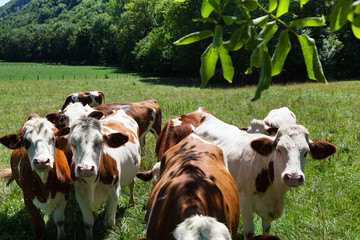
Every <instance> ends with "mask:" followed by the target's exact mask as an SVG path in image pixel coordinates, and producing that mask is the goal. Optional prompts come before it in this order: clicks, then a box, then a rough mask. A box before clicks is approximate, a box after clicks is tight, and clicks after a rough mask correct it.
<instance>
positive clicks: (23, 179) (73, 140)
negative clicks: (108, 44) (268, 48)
mask: <svg viewBox="0 0 360 240" xmlns="http://www.w3.org/2000/svg"><path fill="white" fill-rule="evenodd" d="M103 98H104V94H103V93H102V92H101V91H96V92H95V91H94V92H81V93H76V94H72V95H70V96H69V97H68V98H67V99H66V101H65V104H64V106H63V107H62V108H61V110H59V111H58V112H54V113H49V114H47V115H46V118H41V117H40V116H39V115H37V114H32V115H31V116H30V117H29V119H28V120H27V121H26V122H25V123H24V124H23V126H22V127H21V128H20V130H19V131H18V133H17V134H7V135H4V136H3V137H1V138H0V142H1V143H2V144H3V145H4V146H6V147H8V148H10V149H13V153H12V155H11V178H10V180H9V182H11V181H12V180H15V181H16V182H17V184H18V185H19V186H20V188H21V189H22V191H23V195H24V202H25V207H26V210H27V211H28V212H29V214H30V216H31V219H32V223H33V228H34V232H35V235H36V239H42V237H43V232H44V228H45V224H44V220H43V218H42V215H41V213H40V210H42V211H43V212H44V213H46V214H53V218H54V222H55V224H56V226H57V238H58V239H65V238H66V234H65V231H64V221H65V216H64V211H65V206H66V203H67V201H68V199H69V192H70V184H71V183H72V184H73V185H74V189H75V196H76V200H77V202H78V204H79V206H80V209H81V212H82V215H83V222H84V227H85V233H86V239H93V233H92V228H93V225H94V216H93V211H96V210H98V209H99V208H100V207H101V206H102V205H103V204H104V203H106V210H105V219H104V224H105V226H106V227H108V228H111V227H112V226H113V225H114V223H115V215H116V209H117V203H118V199H119V194H120V190H121V188H124V187H129V188H130V204H132V203H134V198H133V188H134V178H135V176H137V177H138V178H140V179H142V180H144V181H149V180H151V179H152V180H153V182H154V187H153V190H152V192H151V195H150V198H149V201H148V206H147V212H146V220H147V226H146V227H147V238H146V239H154V240H158V239H184V240H185V239H187V240H189V239H190V240H191V239H194V240H195V239H216V240H221V239H234V238H235V236H236V233H237V229H238V226H239V221H240V212H241V216H242V219H243V233H244V237H245V239H279V238H277V237H274V236H270V235H267V234H268V233H269V231H270V227H271V222H272V221H273V220H275V219H277V218H279V217H281V215H282V213H283V210H284V198H285V194H286V192H287V191H288V190H289V189H290V188H291V187H298V186H300V185H302V184H303V183H304V180H305V175H304V172H303V171H304V165H305V159H306V158H307V155H308V153H310V155H311V156H312V158H313V159H325V158H327V157H329V156H331V155H332V154H334V153H335V152H336V147H335V146H334V145H333V144H331V143H328V142H325V141H312V140H311V139H310V137H309V132H308V130H307V129H306V128H305V127H303V126H301V125H298V124H297V122H296V116H295V114H294V113H293V112H291V111H290V110H289V109H288V108H286V107H283V108H280V109H274V110H272V111H270V113H269V114H268V116H267V117H266V118H265V119H264V120H253V121H252V122H251V123H250V126H249V127H246V128H242V129H239V128H237V127H235V126H233V125H230V124H227V123H225V122H223V121H221V120H220V119H218V118H216V117H215V116H214V115H213V114H212V113H211V112H209V111H207V110H206V109H205V108H204V107H199V109H197V110H196V111H194V112H192V113H188V114H185V115H182V116H180V117H178V118H176V119H171V120H169V121H168V122H167V123H166V124H165V126H164V127H163V128H162V129H161V121H162V120H161V108H160V106H159V104H158V103H157V102H156V101H155V100H147V101H144V102H138V103H128V104H103V105H101V103H102V100H103ZM148 131H150V132H151V133H153V135H154V136H155V138H156V139H157V144H156V149H155V150H156V154H157V157H158V159H157V163H156V164H155V165H154V167H153V169H152V170H149V171H145V172H138V170H139V167H140V162H141V149H142V148H143V147H144V145H145V135H146V133H147V132H148ZM254 212H255V213H256V214H258V215H259V216H260V217H261V219H262V228H263V234H264V235H261V236H257V237H253V235H254V232H255V226H254V222H253V214H254Z"/></svg>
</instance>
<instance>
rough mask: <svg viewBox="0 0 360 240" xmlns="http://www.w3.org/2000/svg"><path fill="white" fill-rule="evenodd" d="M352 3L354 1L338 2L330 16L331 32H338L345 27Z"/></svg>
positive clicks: (339, 0) (343, 0)
mask: <svg viewBox="0 0 360 240" xmlns="http://www.w3.org/2000/svg"><path fill="white" fill-rule="evenodd" d="M352 2H353V0H338V1H337V2H336V4H335V6H334V8H333V10H332V11H331V14H330V29H331V31H337V30H339V29H340V28H342V27H343V26H344V25H345V23H346V21H347V16H348V13H349V12H350V10H351V4H352Z"/></svg>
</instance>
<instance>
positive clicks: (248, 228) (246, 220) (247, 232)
mask: <svg viewBox="0 0 360 240" xmlns="http://www.w3.org/2000/svg"><path fill="white" fill-rule="evenodd" d="M241 199H242V198H240V206H241V216H242V219H243V232H244V237H245V240H246V239H249V238H251V237H253V236H254V232H255V225H254V219H253V217H254V209H253V207H252V204H251V203H248V202H246V201H241Z"/></svg>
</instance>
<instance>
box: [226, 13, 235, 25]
mask: <svg viewBox="0 0 360 240" xmlns="http://www.w3.org/2000/svg"><path fill="white" fill-rule="evenodd" d="M222 18H223V19H224V22H225V24H226V25H231V24H233V23H234V22H235V21H236V20H237V18H236V17H234V16H226V15H223V16H222Z"/></svg>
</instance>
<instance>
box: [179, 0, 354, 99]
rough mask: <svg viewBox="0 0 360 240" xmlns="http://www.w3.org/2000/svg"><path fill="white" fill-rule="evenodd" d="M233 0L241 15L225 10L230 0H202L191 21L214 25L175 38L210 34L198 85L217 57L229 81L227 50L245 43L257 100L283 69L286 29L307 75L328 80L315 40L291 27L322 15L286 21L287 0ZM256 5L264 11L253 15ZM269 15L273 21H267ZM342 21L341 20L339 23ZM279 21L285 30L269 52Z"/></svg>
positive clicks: (315, 23)
mask: <svg viewBox="0 0 360 240" xmlns="http://www.w3.org/2000/svg"><path fill="white" fill-rule="evenodd" d="M232 1H233V2H234V3H235V5H236V6H237V7H238V8H239V10H240V12H241V15H242V18H241V19H240V18H239V17H238V16H229V15H226V14H225V12H226V10H227V9H226V8H227V7H228V6H229V3H230V0H226V1H225V3H224V4H222V5H221V4H220V0H203V2H202V6H201V15H202V18H198V19H194V21H197V22H200V21H201V22H206V23H213V24H214V25H215V26H214V29H213V30H204V31H201V32H195V33H191V34H188V35H186V36H184V37H182V38H180V39H179V40H177V41H176V42H174V44H176V45H185V44H190V43H193V42H197V41H200V40H203V39H206V38H209V37H213V41H212V43H211V44H210V45H209V46H208V47H207V48H206V50H205V51H204V53H203V54H202V56H201V68H200V75H201V81H202V84H201V88H204V87H205V86H206V85H207V83H208V82H209V80H210V79H211V78H212V77H213V76H214V73H215V69H216V65H217V62H218V60H219V58H220V63H221V67H222V70H223V76H224V78H225V79H226V80H227V81H229V82H232V79H233V76H234V67H233V64H232V60H231V57H230V54H229V52H233V51H238V50H240V49H241V48H242V47H244V48H245V49H246V50H248V51H251V52H252V53H251V56H250V66H249V68H248V69H247V70H246V72H245V73H246V74H251V73H252V72H253V71H252V69H253V68H254V67H255V68H260V77H259V81H258V86H257V89H256V92H255V96H254V98H253V99H252V101H254V100H257V99H258V98H260V96H261V92H262V91H263V90H265V89H268V88H269V86H270V84H271V81H272V77H273V76H276V75H278V74H280V73H281V71H282V68H283V66H284V63H285V60H286V58H287V55H288V53H289V51H290V49H291V43H290V41H289V32H291V33H293V34H295V36H296V37H297V39H298V41H299V43H300V46H301V49H302V52H303V56H304V60H305V64H306V69H307V74H308V77H309V79H312V80H316V81H320V82H324V83H326V82H327V81H326V78H325V76H324V72H323V69H322V66H321V62H320V60H319V56H318V51H317V48H316V45H315V40H314V39H312V38H310V37H309V36H307V35H306V34H302V35H299V34H297V33H296V31H295V30H294V29H293V27H298V26H300V27H319V26H324V25H325V18H324V16H321V17H308V18H303V19H298V20H295V21H292V22H290V23H289V24H287V23H285V22H284V21H282V20H281V19H280V17H281V16H283V15H284V14H285V13H287V12H288V9H289V5H290V0H279V1H278V0H269V4H268V9H265V7H263V6H262V5H261V4H260V3H259V2H258V1H257V0H232ZM308 1H309V0H300V7H302V6H303V5H304V4H306V3H307V2H308ZM342 1H346V0H342ZM221 6H222V7H221ZM256 9H260V10H261V11H262V12H264V14H265V15H263V16H261V17H258V18H253V17H252V16H251V12H253V11H255V10H256ZM275 10H277V11H276V15H274V14H273V13H274V12H275ZM359 10H360V9H359ZM213 13H214V14H217V15H218V17H217V18H216V19H214V18H212V17H210V15H211V14H213ZM214 14H213V15H214ZM356 14H357V13H356ZM355 18H356V19H355ZM269 19H271V20H272V21H269ZM357 19H358V17H357V15H356V17H354V18H353V24H354V22H355V24H354V25H355V26H358V25H357V22H358V21H359V22H360V18H359V20H357ZM342 23H343V20H342V21H341V23H339V25H341V24H342ZM233 24H236V25H238V28H237V29H236V30H235V31H234V32H233V33H232V36H231V37H230V39H229V40H227V41H224V40H223V28H224V27H225V26H230V25H233ZM278 24H281V25H283V26H284V27H285V30H282V32H281V33H280V35H279V38H278V42H277V45H276V48H275V51H274V52H273V53H272V55H271V54H270V53H269V50H268V47H267V43H268V42H269V41H270V40H271V39H272V38H273V36H274V34H275V33H276V32H277V30H278ZM359 27H360V26H359ZM258 29H260V32H258V31H259V30H258Z"/></svg>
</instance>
